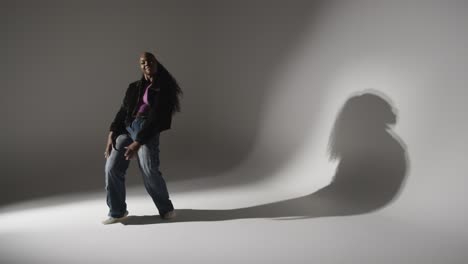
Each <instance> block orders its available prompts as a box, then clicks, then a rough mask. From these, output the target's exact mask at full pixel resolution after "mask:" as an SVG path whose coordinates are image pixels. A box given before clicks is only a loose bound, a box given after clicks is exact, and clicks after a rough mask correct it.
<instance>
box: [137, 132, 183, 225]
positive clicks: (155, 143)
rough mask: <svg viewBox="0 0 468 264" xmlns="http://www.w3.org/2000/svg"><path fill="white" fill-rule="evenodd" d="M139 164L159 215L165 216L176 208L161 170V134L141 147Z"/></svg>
mask: <svg viewBox="0 0 468 264" xmlns="http://www.w3.org/2000/svg"><path fill="white" fill-rule="evenodd" d="M138 165H139V167H140V170H141V172H142V175H143V182H144V184H145V188H146V191H147V192H148V194H149V195H150V196H151V198H152V199H153V202H154V204H155V205H156V207H157V208H158V211H159V215H160V216H163V215H165V214H166V213H167V212H170V211H172V210H174V206H173V205H172V202H171V200H170V199H169V192H168V191H167V186H166V182H165V180H164V178H163V177H162V174H161V172H160V171H159V134H157V135H155V136H154V137H153V138H152V139H151V140H150V141H149V142H148V143H147V144H144V145H142V146H141V147H140V149H139V150H138Z"/></svg>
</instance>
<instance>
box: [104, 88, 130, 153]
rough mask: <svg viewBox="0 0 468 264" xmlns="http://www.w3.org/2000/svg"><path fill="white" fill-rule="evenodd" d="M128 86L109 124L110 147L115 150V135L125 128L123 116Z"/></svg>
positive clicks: (126, 103)
mask: <svg viewBox="0 0 468 264" xmlns="http://www.w3.org/2000/svg"><path fill="white" fill-rule="evenodd" d="M129 89H130V87H129V88H128V89H127V91H126V92H125V97H124V99H123V101H122V104H121V105H120V108H119V110H118V111H117V113H116V114H115V117H114V120H113V121H112V123H111V125H110V126H109V131H112V132H113V133H112V136H111V140H112V147H113V148H114V149H115V150H117V148H116V143H117V142H116V141H117V137H118V136H119V135H120V134H123V133H124V132H125V131H126V129H125V117H126V115H127V109H128V101H127V100H128V91H129Z"/></svg>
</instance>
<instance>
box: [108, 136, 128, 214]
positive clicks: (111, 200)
mask: <svg viewBox="0 0 468 264" xmlns="http://www.w3.org/2000/svg"><path fill="white" fill-rule="evenodd" d="M131 143H132V139H131V138H130V137H129V136H128V135H126V134H122V135H119V136H118V137H117V139H116V145H115V148H116V149H117V151H116V150H115V149H112V151H111V153H110V156H109V158H107V160H106V166H105V174H106V192H107V199H106V200H107V205H108V206H109V214H108V216H111V217H114V218H118V217H121V216H123V215H124V214H125V211H126V210H127V204H126V203H125V174H126V172H127V169H128V165H129V164H130V160H126V159H125V156H124V153H125V150H126V149H125V147H126V146H128V145H130V144H131Z"/></svg>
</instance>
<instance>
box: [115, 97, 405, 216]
mask: <svg viewBox="0 0 468 264" xmlns="http://www.w3.org/2000/svg"><path fill="white" fill-rule="evenodd" d="M396 121H397V116H396V109H395V108H394V107H393V106H392V104H391V102H390V100H389V99H388V98H387V97H386V96H384V95H383V94H382V93H380V92H378V91H376V90H365V91H363V92H360V93H358V94H355V95H353V96H351V97H350V98H349V99H348V100H347V101H346V102H345V104H344V105H343V107H342V108H341V110H340V112H339V113H338V116H337V118H336V121H335V124H334V127H333V130H332V132H331V135H330V141H329V154H330V158H331V159H334V160H338V161H339V162H338V165H337V168H336V172H335V175H334V178H333V181H332V182H331V184H330V185H328V186H326V187H324V188H323V189H320V190H319V191H317V192H315V193H312V194H309V195H306V196H303V197H298V198H294V199H289V200H285V201H280V202H275V203H269V204H263V205H258V206H252V207H246V208H238V209H229V210H198V209H179V210H177V214H178V216H177V217H176V218H175V219H173V220H170V221H165V220H162V219H160V218H159V217H157V216H130V217H128V218H127V219H125V220H124V221H122V224H124V225H144V224H156V223H168V222H194V221H225V220H235V219H248V218H270V219H276V220H291V219H305V218H317V217H328V216H346V215H358V214H365V213H369V212H372V211H376V210H379V209H382V208H384V207H385V206H387V205H388V204H390V203H391V202H392V201H394V200H395V199H396V198H397V197H398V195H399V194H400V191H401V189H402V186H403V184H404V182H405V178H406V173H407V170H408V164H409V161H408V158H407V151H406V146H405V144H404V143H403V141H402V140H401V139H400V138H399V137H398V136H397V135H396V134H395V133H394V132H393V131H392V130H391V127H392V126H393V125H395V124H396Z"/></svg>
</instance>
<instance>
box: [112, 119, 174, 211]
mask: <svg viewBox="0 0 468 264" xmlns="http://www.w3.org/2000/svg"><path fill="white" fill-rule="evenodd" d="M144 122H145V119H144V118H142V117H137V118H135V120H133V122H132V123H131V124H130V126H127V127H126V129H127V131H128V134H122V135H119V136H118V137H117V139H116V143H115V148H116V149H117V150H115V149H112V151H111V153H110V156H109V157H108V158H107V160H106V166H105V179H106V187H105V189H106V192H107V198H106V201H107V206H109V213H108V216H111V217H115V218H118V217H121V216H123V215H124V214H125V211H126V210H127V204H126V202H125V174H126V172H127V169H128V166H129V164H130V160H126V159H125V156H124V154H125V151H126V149H125V147H127V146H128V145H130V144H131V143H132V142H133V141H134V140H135V138H136V135H137V133H138V131H140V129H141V128H142V127H143V124H144ZM137 156H138V158H137V160H138V166H139V168H140V171H141V173H142V176H143V182H144V185H145V188H146V191H147V192H148V194H149V195H150V196H151V198H152V199H153V202H154V204H155V205H156V208H157V209H158V211H159V215H160V216H163V215H164V214H165V213H167V212H170V211H172V210H174V206H173V205H172V202H171V200H170V199H169V193H168V191H167V186H166V182H165V181H164V178H163V177H162V174H161V172H160V171H159V133H158V134H156V135H154V137H153V138H152V139H151V140H150V141H148V142H147V143H146V144H144V145H142V146H141V147H140V149H139V150H138V153H137Z"/></svg>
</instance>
